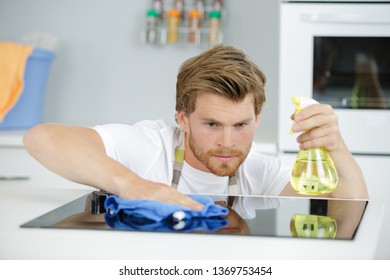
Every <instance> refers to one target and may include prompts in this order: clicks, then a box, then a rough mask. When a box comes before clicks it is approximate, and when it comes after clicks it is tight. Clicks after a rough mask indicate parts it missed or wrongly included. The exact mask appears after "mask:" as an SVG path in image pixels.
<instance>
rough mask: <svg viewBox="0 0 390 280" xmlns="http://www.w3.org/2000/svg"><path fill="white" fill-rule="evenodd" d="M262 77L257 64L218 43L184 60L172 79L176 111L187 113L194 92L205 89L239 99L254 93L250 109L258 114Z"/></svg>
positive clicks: (195, 93)
mask: <svg viewBox="0 0 390 280" xmlns="http://www.w3.org/2000/svg"><path fill="white" fill-rule="evenodd" d="M265 81H266V78H265V75H264V73H263V72H262V71H261V70H260V69H259V67H258V66H257V65H256V64H254V63H253V62H251V61H250V60H248V58H247V56H246V55H245V54H244V53H243V52H242V51H240V50H237V49H235V48H233V47H231V46H223V45H218V46H215V47H213V48H211V49H209V50H207V51H204V52H203V53H201V54H199V55H198V56H195V57H193V58H190V59H188V60H187V61H185V62H184V63H183V64H182V65H181V66H180V69H179V73H178V76H177V82H176V111H178V112H179V111H184V112H185V113H187V114H191V113H192V112H194V110H195V103H196V97H197V95H198V93H202V92H207V93H213V94H217V95H220V96H223V97H226V98H228V99H229V100H231V101H233V102H240V101H243V100H244V99H245V97H246V95H247V94H253V96H254V111H255V114H256V115H258V114H259V113H260V112H261V109H262V107H263V104H264V103H265V99H266V98H265V94H264V84H265Z"/></svg>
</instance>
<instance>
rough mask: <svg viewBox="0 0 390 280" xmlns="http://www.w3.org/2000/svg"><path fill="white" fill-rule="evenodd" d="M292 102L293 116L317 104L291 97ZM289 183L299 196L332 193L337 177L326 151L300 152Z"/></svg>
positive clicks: (323, 149)
mask: <svg viewBox="0 0 390 280" xmlns="http://www.w3.org/2000/svg"><path fill="white" fill-rule="evenodd" d="M292 102H293V103H294V104H295V113H294V115H297V114H298V113H299V112H300V111H301V110H302V109H304V108H306V107H307V106H309V105H312V104H318V102H317V101H315V100H313V99H311V98H307V97H297V96H295V97H293V99H292ZM290 133H292V130H291V132H290ZM290 182H291V185H292V186H293V188H294V190H295V191H296V192H297V193H299V194H304V195H319V194H326V193H330V192H332V191H334V189H335V188H336V186H337V182H338V175H337V170H336V167H335V166H334V163H333V161H332V159H331V157H330V155H329V153H328V151H327V150H326V149H325V148H323V147H319V148H315V149H309V150H300V151H299V152H298V156H297V158H296V160H295V164H294V167H293V170H292V174H291V180H290Z"/></svg>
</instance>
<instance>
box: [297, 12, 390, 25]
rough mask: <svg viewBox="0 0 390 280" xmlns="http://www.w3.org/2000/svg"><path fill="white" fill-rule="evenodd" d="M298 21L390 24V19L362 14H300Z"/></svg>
mask: <svg viewBox="0 0 390 280" xmlns="http://www.w3.org/2000/svg"><path fill="white" fill-rule="evenodd" d="M300 19H301V21H303V22H311V23H354V24H356V23H358V24H361V23H363V24H390V17H389V16H387V17H384V16H383V17H381V16H380V15H378V16H375V17H368V16H366V15H362V14H342V15H341V14H339V15H337V14H336V15H335V14H323V13H310V14H309V13H302V14H301V15H300Z"/></svg>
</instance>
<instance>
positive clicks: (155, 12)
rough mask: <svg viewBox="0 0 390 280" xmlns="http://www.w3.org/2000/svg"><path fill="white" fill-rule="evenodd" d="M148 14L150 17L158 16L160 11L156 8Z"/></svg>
mask: <svg viewBox="0 0 390 280" xmlns="http://www.w3.org/2000/svg"><path fill="white" fill-rule="evenodd" d="M146 16H148V17H158V11H156V10H154V9H150V10H148V12H147V13H146Z"/></svg>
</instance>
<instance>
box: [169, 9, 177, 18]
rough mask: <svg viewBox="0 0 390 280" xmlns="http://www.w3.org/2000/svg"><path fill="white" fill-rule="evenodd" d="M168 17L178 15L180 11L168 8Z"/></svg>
mask: <svg viewBox="0 0 390 280" xmlns="http://www.w3.org/2000/svg"><path fill="white" fill-rule="evenodd" d="M167 15H168V17H180V11H179V10H176V9H170V10H168V12H167Z"/></svg>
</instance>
